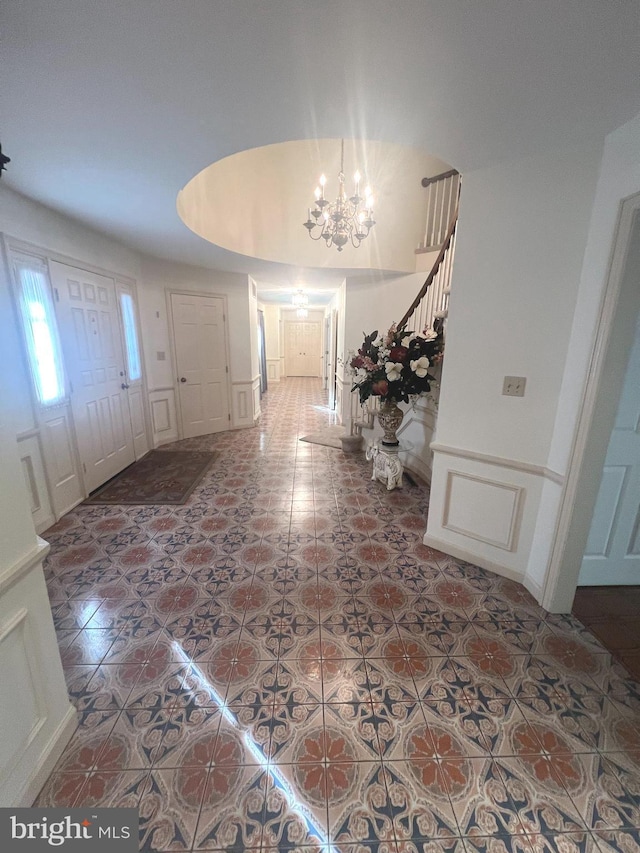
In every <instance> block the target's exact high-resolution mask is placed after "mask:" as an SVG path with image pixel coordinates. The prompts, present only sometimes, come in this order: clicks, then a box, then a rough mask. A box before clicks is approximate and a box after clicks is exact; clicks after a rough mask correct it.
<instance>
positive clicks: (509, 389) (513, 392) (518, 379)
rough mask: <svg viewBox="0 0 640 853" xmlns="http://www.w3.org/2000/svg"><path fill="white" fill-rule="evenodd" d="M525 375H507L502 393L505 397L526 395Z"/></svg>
mask: <svg viewBox="0 0 640 853" xmlns="http://www.w3.org/2000/svg"><path fill="white" fill-rule="evenodd" d="M526 384H527V379H526V377H525V376H505V377H504V382H503V383H502V393H503V394H504V396H505V397H524V386H525V385H526Z"/></svg>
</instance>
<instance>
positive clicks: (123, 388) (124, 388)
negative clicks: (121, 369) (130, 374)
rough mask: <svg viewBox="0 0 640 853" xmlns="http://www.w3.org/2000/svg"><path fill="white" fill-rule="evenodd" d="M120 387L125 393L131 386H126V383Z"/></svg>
mask: <svg viewBox="0 0 640 853" xmlns="http://www.w3.org/2000/svg"><path fill="white" fill-rule="evenodd" d="M120 387H121V388H122V390H123V391H126V390H127V388H128V387H129V386H128V385H127V384H126V382H123V383H122V385H121V386H120Z"/></svg>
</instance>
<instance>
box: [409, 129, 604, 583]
mask: <svg viewBox="0 0 640 853" xmlns="http://www.w3.org/2000/svg"><path fill="white" fill-rule="evenodd" d="M600 158H601V148H600V146H598V145H595V144H589V145H585V146H581V147H576V148H567V149H563V150H557V151H553V152H547V153H546V154H545V156H539V157H536V158H530V159H527V160H519V161H515V162H513V163H509V164H503V165H502V166H500V167H499V168H492V169H487V170H482V171H478V172H470V173H467V174H465V175H464V181H463V188H462V195H461V210H460V221H459V232H458V243H457V248H456V261H455V265H454V269H453V281H452V292H451V302H450V309H449V321H448V328H447V349H446V354H445V360H444V367H443V375H442V388H441V393H440V408H439V415H438V426H437V441H436V442H435V444H434V446H433V447H434V451H435V455H434V468H433V478H432V493H431V502H430V512H429V520H428V528H427V535H426V537H425V542H428V543H429V544H431V545H432V546H434V547H439V548H441V549H443V550H445V551H447V552H448V553H452V554H454V555H458V556H460V557H462V558H464V559H468V560H470V561H472V562H476V563H478V564H479V565H484V566H486V567H487V568H491V569H496V570H497V571H500V572H501V573H503V574H506V575H510V576H513V577H517V578H519V579H521V580H525V581H526V582H527V584H528V585H529V587H530V589H531V590H532V591H533V592H534V594H536V595H538V596H540V595H541V589H542V578H541V577H540V574H539V572H537V571H536V570H537V569H538V567H539V566H540V565H542V566H544V565H545V555H544V550H545V548H546V549H547V550H548V548H549V545H550V537H551V533H552V531H550V530H549V526H550V525H552V523H553V518H554V513H553V512H551V513H549V511H548V510H549V501H550V500H551V496H550V495H549V492H550V490H551V491H552V490H553V489H554V488H555V489H559V488H560V487H561V484H562V480H563V477H564V474H565V470H563V469H562V468H561V469H560V470H557V469H555V468H551V467H550V462H551V459H552V458H553V456H552V453H551V448H552V439H553V433H554V429H555V424H556V417H557V411H558V406H559V403H560V390H561V386H562V381H563V371H564V364H565V361H566V359H567V352H568V348H569V337H570V334H571V327H572V323H573V316H574V312H575V306H576V299H577V295H578V288H579V285H580V276H581V270H582V265H583V254H584V247H585V244H586V240H587V232H588V227H589V218H590V211H591V208H592V204H593V198H594V193H595V187H596V180H597V175H598V168H599V164H600ZM506 374H508V375H516V376H525V377H526V378H527V384H526V394H525V396H524V398H513V397H505V396H502V394H501V391H502V381H503V377H504V375H506ZM556 459H557V457H556ZM554 464H555V463H554ZM548 483H551V486H549V485H548ZM543 494H544V504H543V503H542V495H543ZM534 553H535V559H536V565H535V566H534V565H532V563H531V557H532V554H534ZM543 573H544V572H543Z"/></svg>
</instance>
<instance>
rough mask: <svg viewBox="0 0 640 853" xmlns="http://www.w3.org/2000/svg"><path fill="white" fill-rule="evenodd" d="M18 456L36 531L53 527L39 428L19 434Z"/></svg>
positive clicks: (53, 518) (40, 531) (53, 520)
mask: <svg viewBox="0 0 640 853" xmlns="http://www.w3.org/2000/svg"><path fill="white" fill-rule="evenodd" d="M18 456H19V458H20V462H21V465H22V473H23V475H24V481H25V484H26V487H27V495H28V498H29V503H30V505H31V515H32V517H33V524H34V526H35V528H36V531H37V532H38V533H42V531H43V530H46V529H47V528H48V527H51V525H52V524H53V523H54V522H55V520H56V519H55V516H54V514H53V508H52V506H51V501H50V500H49V490H48V488H47V478H46V474H45V470H44V460H43V454H42V448H41V447H40V431H39V430H37V431H36V430H33V431H29V432H28V433H22V434H21V435H18Z"/></svg>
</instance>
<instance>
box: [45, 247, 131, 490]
mask: <svg viewBox="0 0 640 853" xmlns="http://www.w3.org/2000/svg"><path fill="white" fill-rule="evenodd" d="M51 278H52V283H53V286H54V288H55V294H56V309H57V311H58V321H59V324H60V337H61V339H62V347H63V350H64V355H65V366H66V370H67V373H68V375H69V380H70V382H71V410H72V412H73V420H74V424H75V431H76V439H77V443H78V453H79V455H80V461H81V463H82V469H83V472H84V482H85V488H86V490H87V491H88V492H92V491H93V490H94V489H97V488H98V486H101V485H102V484H103V483H105V482H106V481H107V480H109V479H111V477H114V476H115V475H116V474H117V473H118V472H119V471H121V470H122V469H123V468H126V467H127V465H130V464H131V463H132V462H134V461H135V453H134V448H133V436H132V432H131V422H130V418H129V407H128V402H127V396H126V381H125V379H126V374H125V361H124V356H123V352H122V342H121V338H120V328H119V318H118V306H117V303H116V290H115V285H114V282H113V280H112V279H110V278H107V277H106V276H101V275H95V274H94V273H90V272H86V271H85V270H79V269H76V268H75V267H68V266H66V265H65V264H60V263H57V262H52V263H51ZM123 386H125V387H123Z"/></svg>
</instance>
